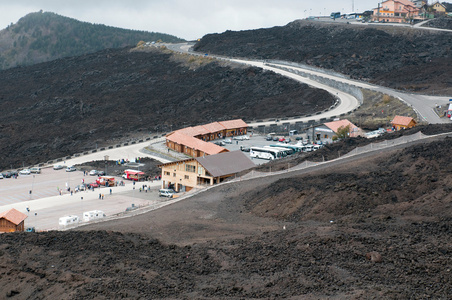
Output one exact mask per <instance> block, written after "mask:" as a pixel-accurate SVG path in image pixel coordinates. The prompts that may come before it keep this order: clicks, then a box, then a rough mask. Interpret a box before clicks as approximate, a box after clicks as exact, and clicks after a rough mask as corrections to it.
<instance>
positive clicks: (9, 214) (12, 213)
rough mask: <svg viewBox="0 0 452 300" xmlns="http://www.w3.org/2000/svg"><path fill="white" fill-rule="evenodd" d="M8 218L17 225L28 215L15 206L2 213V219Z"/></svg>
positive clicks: (0, 215) (0, 217)
mask: <svg viewBox="0 0 452 300" xmlns="http://www.w3.org/2000/svg"><path fill="white" fill-rule="evenodd" d="M2 218H4V219H6V220H8V221H10V222H11V223H13V224H15V225H19V224H20V223H21V222H22V221H23V220H25V219H26V218H27V215H26V214H24V213H21V212H20V211H18V210H17V209H15V208H11V209H10V210H7V211H4V212H2V213H0V219H2Z"/></svg>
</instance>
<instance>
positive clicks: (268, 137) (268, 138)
mask: <svg viewBox="0 0 452 300" xmlns="http://www.w3.org/2000/svg"><path fill="white" fill-rule="evenodd" d="M265 139H266V140H267V141H271V140H273V138H272V137H271V136H270V135H269V136H267V137H266V138H265Z"/></svg>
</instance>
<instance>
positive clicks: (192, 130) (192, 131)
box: [175, 126, 209, 136]
mask: <svg viewBox="0 0 452 300" xmlns="http://www.w3.org/2000/svg"><path fill="white" fill-rule="evenodd" d="M175 132H179V133H182V134H184V135H189V136H197V135H201V134H208V133H209V131H208V130H207V129H205V128H204V127H202V126H195V127H186V128H182V129H179V130H177V131H175Z"/></svg>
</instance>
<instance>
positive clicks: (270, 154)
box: [250, 147, 282, 160]
mask: <svg viewBox="0 0 452 300" xmlns="http://www.w3.org/2000/svg"><path fill="white" fill-rule="evenodd" d="M250 156H251V157H255V158H262V159H269V160H273V159H277V158H281V157H282V153H281V151H279V150H277V149H272V148H262V147H251V148H250Z"/></svg>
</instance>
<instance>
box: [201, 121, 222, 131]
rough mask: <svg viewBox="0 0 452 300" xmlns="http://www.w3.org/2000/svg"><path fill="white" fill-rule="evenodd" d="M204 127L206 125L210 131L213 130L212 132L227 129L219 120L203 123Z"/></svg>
mask: <svg viewBox="0 0 452 300" xmlns="http://www.w3.org/2000/svg"><path fill="white" fill-rule="evenodd" d="M202 127H204V128H205V129H206V130H208V131H209V132H212V133H214V132H219V131H222V130H225V129H226V128H225V127H224V126H223V125H221V124H220V123H218V122H213V123H209V124H206V125H202Z"/></svg>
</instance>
